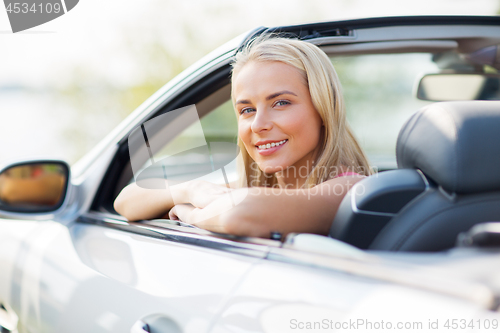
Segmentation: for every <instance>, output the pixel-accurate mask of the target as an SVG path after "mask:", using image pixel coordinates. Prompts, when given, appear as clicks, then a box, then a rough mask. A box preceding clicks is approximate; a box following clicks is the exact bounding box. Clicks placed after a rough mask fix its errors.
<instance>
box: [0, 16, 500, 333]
mask: <svg viewBox="0 0 500 333" xmlns="http://www.w3.org/2000/svg"><path fill="white" fill-rule="evenodd" d="M264 32H279V33H281V34H283V35H286V36H291V37H295V38H300V39H302V40H305V41H308V42H310V43H314V44H316V45H318V46H320V47H321V48H322V49H323V50H324V51H325V52H326V53H327V54H328V55H329V56H330V58H331V61H332V62H333V64H334V66H335V68H336V70H337V72H338V74H339V77H340V81H341V82H342V85H343V91H344V94H345V98H346V101H347V111H348V119H349V122H350V124H351V126H352V127H353V130H354V132H355V133H356V135H357V137H358V139H359V141H360V143H361V145H362V146H363V148H364V149H365V151H366V152H367V154H368V157H369V159H370V162H371V164H372V165H373V167H374V168H376V169H378V173H376V174H374V175H373V176H370V177H367V178H365V179H364V180H362V181H361V182H359V183H357V184H356V185H355V186H354V187H353V188H352V189H351V191H350V192H349V193H348V195H347V196H346V197H345V199H344V200H343V202H342V204H341V206H340V208H339V211H338V213H337V215H336V217H335V220H334V221H332V227H331V230H330V234H329V236H320V235H312V234H292V235H288V237H287V238H286V239H285V240H283V241H281V240H272V239H260V238H240V237H234V236H231V235H225V234H219V233H212V232H209V231H206V230H202V229H198V228H196V227H193V226H190V225H188V224H184V223H182V222H179V221H170V220H152V221H140V222H127V221H126V220H125V219H124V218H123V217H121V216H120V215H118V214H117V213H116V211H115V210H114V209H113V202H114V199H115V198H116V196H117V194H118V193H119V192H120V191H121V189H122V188H123V187H124V186H126V185H127V184H129V183H131V182H133V181H136V180H138V179H146V178H148V177H149V176H155V175H156V176H157V175H158V173H160V174H161V173H162V172H163V173H164V174H165V175H168V177H170V178H175V177H178V179H194V178H203V179H208V180H211V181H214V182H221V183H222V182H224V181H226V182H227V181H231V179H233V178H234V177H235V176H236V173H235V169H234V163H233V162H234V159H233V157H232V156H231V154H230V153H227V151H226V152H225V153H224V152H223V153H224V154H225V155H224V154H222V153H221V154H220V156H218V157H217V158H215V157H214V156H212V157H211V158H210V159H209V160H210V161H211V163H212V164H211V165H212V169H207V168H206V165H205V164H206V163H205V162H206V160H207V159H206V157H207V155H206V154H205V153H204V152H203V149H197V148H200V147H202V148H203V147H205V146H208V145H209V144H210V142H217V143H219V144H218V145H219V146H224V144H227V145H229V146H230V145H231V144H234V143H235V142H236V133H237V128H236V126H237V124H236V117H235V114H234V111H233V109H232V104H231V99H230V90H231V87H230V70H231V66H230V64H231V61H232V60H233V58H234V56H235V54H236V52H237V51H238V49H239V48H241V47H242V45H245V43H247V42H248V41H249V40H251V38H252V37H254V36H257V35H259V34H261V33H264ZM499 70H500V17H485V16H483V17H467V16H463V17H457V16H453V17H439V16H429V17H417V16H415V17H388V18H367V19H358V20H347V21H335V22H323V23H315V24H305V25H297V26H283V27H274V28H258V29H256V30H254V31H251V32H249V33H247V34H245V35H243V36H241V37H239V38H236V39H234V40H232V41H230V42H228V43H227V44H225V45H223V46H222V47H220V48H218V49H217V50H215V51H213V52H212V53H210V54H209V55H207V56H206V57H205V58H203V59H201V60H200V61H199V62H197V63H196V64H194V65H193V66H191V67H190V68H189V69H187V70H185V71H184V72H183V73H182V74H180V75H179V76H178V77H176V78H175V79H174V80H172V81H171V82H169V83H168V84H167V85H165V86H164V87H163V88H162V89H161V90H160V91H158V92H157V93H155V94H154V95H153V96H152V97H151V98H149V99H148V100H147V101H145V102H144V103H143V104H142V105H141V106H140V107H139V108H138V109H137V110H136V111H135V112H133V113H132V114H131V115H130V116H129V117H128V118H127V119H126V120H125V121H123V123H122V124H121V125H120V126H119V127H118V128H116V129H115V130H114V131H113V132H111V133H110V134H109V135H108V136H107V137H106V138H105V139H104V140H103V141H102V142H101V143H100V144H99V145H98V146H97V147H96V148H95V149H94V150H93V151H91V152H90V153H89V154H88V155H86V156H85V157H84V158H83V159H81V160H80V161H79V162H78V163H76V164H75V165H73V166H72V167H71V168H70V167H69V166H68V164H67V163H65V162H64V161H58V160H51V159H47V160H23V161H16V162H13V163H11V164H9V165H4V166H2V168H1V170H0V332H65V333H66V332H72V333H77V332H82V333H89V332H92V333H98V332H151V333H153V332H155V333H158V332H160V333H181V332H184V333H257V332H262V333H263V332H265V333H286V332H334V331H391V330H394V331H418V332H422V331H433V332H436V331H460V332H467V331H471V332H472V331H474V332H476V331H481V332H483V331H484V332H493V331H495V332H498V330H499V329H500V327H499V320H500V314H499V312H498V311H499V306H500V248H499V247H500V222H499V221H500V101H495V100H499V99H500V74H499ZM179 110H181V111H182V110H183V111H186V112H178V111H179ZM193 110H194V111H195V112H196V113H193ZM193 114H194V115H195V117H194V118H193V117H190V116H189V115H193ZM168 115H170V116H169V117H163V116H168ZM153 119H157V120H158V121H155V122H151V120H153ZM160 119H162V121H159V120H160ZM198 119H199V121H198ZM220 143H222V144H220ZM215 146H217V145H213V147H215ZM212 153H213V149H212ZM215 160H217V161H219V162H220V161H222V162H220V163H219V164H220V165H219V164H217V163H215V164H217V167H214V161H215ZM204 163H205V164H204ZM304 223H307V221H304Z"/></svg>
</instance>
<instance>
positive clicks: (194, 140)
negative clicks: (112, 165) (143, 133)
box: [130, 100, 238, 184]
mask: <svg viewBox="0 0 500 333" xmlns="http://www.w3.org/2000/svg"><path fill="white" fill-rule="evenodd" d="M202 108H203V107H202ZM199 113H201V112H199ZM200 124H201V132H200ZM237 136H238V124H237V120H236V114H235V112H234V109H233V105H232V101H231V100H226V101H225V102H223V103H222V104H220V105H219V106H217V107H216V108H214V109H213V110H211V111H209V112H208V113H206V114H205V115H204V116H202V117H200V121H199V123H198V122H195V123H192V124H191V125H190V126H188V127H186V128H185V129H184V130H182V131H181V132H180V134H179V135H177V136H176V137H175V138H173V139H172V140H170V141H169V142H166V143H165V145H164V146H163V147H162V148H161V149H159V150H158V151H157V152H156V153H155V154H154V155H153V161H160V163H156V164H157V165H161V167H162V169H163V170H161V171H160V172H150V174H151V175H153V176H154V175H162V174H164V175H165V176H166V178H167V179H168V178H171V179H174V180H177V179H196V178H201V179H205V180H207V181H211V182H213V183H217V184H224V182H225V180H224V176H223V174H222V172H221V171H220V170H213V169H212V172H208V173H207V171H206V170H207V168H206V165H205V164H206V162H207V159H206V156H204V155H205V154H203V152H199V151H192V148H193V147H195V146H196V145H197V144H199V142H200V141H203V142H207V144H208V145H209V146H211V144H212V145H213V144H214V143H218V142H226V143H232V144H233V145H234V147H236V143H237ZM200 137H201V138H200ZM179 152H181V153H179ZM182 152H187V153H186V154H184V153H182ZM230 154H231V152H228V155H230ZM228 160H231V161H232V162H231V163H229V164H228V165H227V166H225V172H226V175H227V177H228V180H229V182H231V181H235V180H236V178H237V174H236V163H235V160H234V158H232V157H229V158H228ZM148 167H151V163H150V161H148V162H146V163H145V164H144V165H143V167H142V168H141V170H144V169H146V168H148ZM139 173H140V172H139ZM133 181H134V179H131V180H130V182H133Z"/></svg>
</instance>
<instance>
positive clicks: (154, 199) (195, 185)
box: [114, 179, 230, 221]
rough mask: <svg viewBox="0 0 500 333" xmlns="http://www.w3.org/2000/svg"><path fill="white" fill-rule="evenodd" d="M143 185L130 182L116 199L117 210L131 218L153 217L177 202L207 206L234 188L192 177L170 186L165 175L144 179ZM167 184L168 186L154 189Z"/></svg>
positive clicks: (146, 218) (159, 215)
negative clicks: (161, 177) (160, 177)
mask: <svg viewBox="0 0 500 333" xmlns="http://www.w3.org/2000/svg"><path fill="white" fill-rule="evenodd" d="M143 182H144V183H142V185H143V186H144V187H146V188H144V187H140V186H138V185H137V184H136V183H132V184H130V185H128V186H126V187H125V188H124V189H123V190H122V191H121V192H120V194H119V195H118V196H117V198H116V199H115V202H114V208H115V210H116V211H117V212H118V213H119V214H120V215H123V216H124V217H126V218H127V219H128V220H129V221H137V220H149V219H154V218H160V217H163V216H165V214H167V213H168V211H169V210H170V209H171V208H172V207H174V205H178V204H184V203H190V204H193V205H195V206H196V207H202V208H203V207H206V206H207V205H208V204H210V203H211V202H212V201H214V200H216V199H217V198H218V197H219V196H221V195H224V194H226V193H227V192H228V191H230V189H228V188H226V187H225V186H221V185H215V184H212V183H209V182H206V181H198V180H195V181H189V182H183V183H180V184H176V185H173V186H169V184H168V181H166V180H165V179H148V180H143ZM159 185H161V186H163V187H164V189H154V188H158V187H160V186H159Z"/></svg>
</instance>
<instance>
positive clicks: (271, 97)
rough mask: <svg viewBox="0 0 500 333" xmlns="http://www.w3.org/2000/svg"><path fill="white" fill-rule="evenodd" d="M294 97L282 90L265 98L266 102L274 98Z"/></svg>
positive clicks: (287, 91) (289, 92) (291, 93)
mask: <svg viewBox="0 0 500 333" xmlns="http://www.w3.org/2000/svg"><path fill="white" fill-rule="evenodd" d="M287 94H288V95H294V96H297V95H296V94H294V93H293V92H291V91H289V90H283V91H280V92H277V93H274V94H272V95H269V96H267V97H266V101H268V100H270V99H273V98H276V97H278V96H280V95H287Z"/></svg>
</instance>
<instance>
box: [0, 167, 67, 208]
mask: <svg viewBox="0 0 500 333" xmlns="http://www.w3.org/2000/svg"><path fill="white" fill-rule="evenodd" d="M69 175H70V169H69V166H68V164H67V163H65V162H63V161H56V160H54V161H49V160H45V161H42V160H40V161H28V162H20V163H14V164H11V165H8V166H7V167H5V168H3V169H1V170H0V214H1V211H4V212H13V213H22V214H26V213H51V212H54V211H56V210H57V209H59V208H60V207H61V206H62V204H63V202H64V199H65V197H66V193H67V191H68V185H69ZM7 215H8V214H7Z"/></svg>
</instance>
